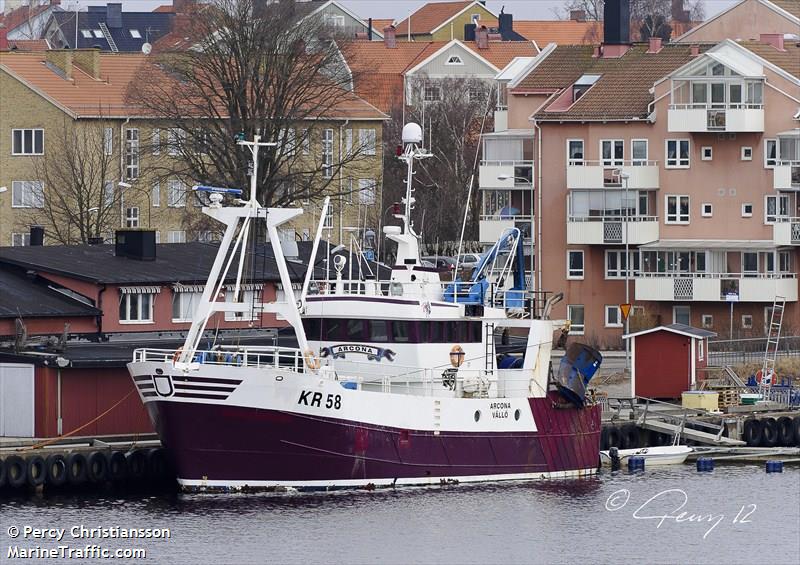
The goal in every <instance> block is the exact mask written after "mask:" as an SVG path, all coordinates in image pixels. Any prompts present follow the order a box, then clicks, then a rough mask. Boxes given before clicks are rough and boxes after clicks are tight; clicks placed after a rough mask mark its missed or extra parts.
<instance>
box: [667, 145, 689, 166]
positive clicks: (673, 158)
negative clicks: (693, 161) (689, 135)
mask: <svg viewBox="0 0 800 565" xmlns="http://www.w3.org/2000/svg"><path fill="white" fill-rule="evenodd" d="M666 145H667V155H666V163H667V165H666V166H667V168H673V169H688V168H689V140H688V139H668V140H667V143H666Z"/></svg>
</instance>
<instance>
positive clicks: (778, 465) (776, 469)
mask: <svg viewBox="0 0 800 565" xmlns="http://www.w3.org/2000/svg"><path fill="white" fill-rule="evenodd" d="M767 473H783V461H774V460H772V461H767Z"/></svg>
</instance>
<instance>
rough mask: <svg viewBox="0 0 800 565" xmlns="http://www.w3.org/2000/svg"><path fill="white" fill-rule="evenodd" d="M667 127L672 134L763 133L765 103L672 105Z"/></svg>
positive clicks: (668, 112) (668, 114) (668, 113)
mask: <svg viewBox="0 0 800 565" xmlns="http://www.w3.org/2000/svg"><path fill="white" fill-rule="evenodd" d="M712 106H713V107H712ZM667 129H668V131H670V132H671V133H685V132H686V133H716V132H734V133H737V132H738V133H745V132H763V131H764V106H763V105H762V104H702V103H700V104H671V105H670V106H669V110H667Z"/></svg>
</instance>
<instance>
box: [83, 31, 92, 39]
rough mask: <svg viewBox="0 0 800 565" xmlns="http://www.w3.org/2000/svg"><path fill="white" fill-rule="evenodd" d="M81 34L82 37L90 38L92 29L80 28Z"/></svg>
mask: <svg viewBox="0 0 800 565" xmlns="http://www.w3.org/2000/svg"><path fill="white" fill-rule="evenodd" d="M81 35H82V36H83V37H84V39H91V38H92V30H90V29H82V30H81Z"/></svg>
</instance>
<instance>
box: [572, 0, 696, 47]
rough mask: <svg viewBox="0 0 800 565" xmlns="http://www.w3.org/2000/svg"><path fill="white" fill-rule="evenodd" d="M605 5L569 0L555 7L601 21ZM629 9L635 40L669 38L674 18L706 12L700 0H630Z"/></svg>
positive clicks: (687, 19)
mask: <svg viewBox="0 0 800 565" xmlns="http://www.w3.org/2000/svg"><path fill="white" fill-rule="evenodd" d="M604 8H605V0H569V1H568V2H567V3H566V4H565V5H564V7H563V8H561V9H560V10H556V14H557V15H558V16H559V17H561V18H562V19H569V17H570V14H571V13H572V12H573V11H575V10H580V11H583V13H584V14H585V17H586V19H587V20H589V21H597V22H600V21H603V10H604ZM630 10H631V22H633V26H632V34H631V39H632V40H634V41H647V40H648V39H649V38H650V37H661V38H662V39H664V40H665V41H668V40H669V39H670V35H671V33H672V23H673V22H674V21H680V22H686V23H689V22H698V21H702V20H703V18H704V15H705V12H704V8H703V2H702V0H683V1H682V2H681V3H680V5H678V4H676V2H674V1H673V0H630ZM686 15H688V17H685V16H686ZM637 34H638V35H637ZM589 39H598V40H599V39H600V38H599V37H597V38H589Z"/></svg>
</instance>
